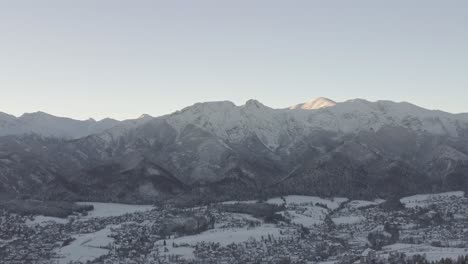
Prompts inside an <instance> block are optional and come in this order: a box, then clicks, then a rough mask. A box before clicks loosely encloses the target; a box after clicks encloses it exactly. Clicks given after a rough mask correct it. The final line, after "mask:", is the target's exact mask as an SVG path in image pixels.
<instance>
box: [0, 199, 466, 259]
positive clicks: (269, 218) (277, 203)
mask: <svg viewBox="0 0 468 264" xmlns="http://www.w3.org/2000/svg"><path fill="white" fill-rule="evenodd" d="M83 204H88V205H92V210H90V211H89V212H86V213H75V214H72V215H70V216H68V217H66V218H57V217H50V216H43V215H28V214H20V213H14V212H11V211H9V210H5V209H3V210H1V211H0V263H5V264H7V263H8V264H10V263H11V264H13V263H59V264H62V263H63V264H68V263H467V261H468V257H466V256H467V255H468V197H467V196H466V195H465V193H463V192H448V193H439V194H424V195H415V196H410V197H404V198H399V199H388V200H378V199H377V200H373V201H365V200H349V199H347V198H320V197H312V196H300V195H291V196H284V197H277V198H272V199H266V200H263V201H227V202H220V203H212V204H209V205H206V206H198V207H188V208H187V207H185V208H184V207H178V206H171V205H164V206H158V205H124V204H112V203H83Z"/></svg>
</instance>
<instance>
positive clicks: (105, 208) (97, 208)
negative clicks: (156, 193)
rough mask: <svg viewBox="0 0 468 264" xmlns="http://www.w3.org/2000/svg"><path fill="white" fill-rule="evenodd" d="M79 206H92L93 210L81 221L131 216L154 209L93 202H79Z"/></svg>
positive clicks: (144, 206)
mask: <svg viewBox="0 0 468 264" xmlns="http://www.w3.org/2000/svg"><path fill="white" fill-rule="evenodd" d="M77 204H80V205H93V206H94V210H92V211H89V212H88V215H87V216H84V217H82V219H89V218H94V217H111V216H120V215H124V214H127V213H128V214H132V213H136V212H145V211H150V210H152V209H153V208H154V206H152V205H133V204H116V203H95V202H79V203H77Z"/></svg>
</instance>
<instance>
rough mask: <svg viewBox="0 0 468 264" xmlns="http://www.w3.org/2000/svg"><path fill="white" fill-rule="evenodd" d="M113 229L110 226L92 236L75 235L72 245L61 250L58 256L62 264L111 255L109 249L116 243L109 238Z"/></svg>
mask: <svg viewBox="0 0 468 264" xmlns="http://www.w3.org/2000/svg"><path fill="white" fill-rule="evenodd" d="M110 233H111V227H110V226H108V227H106V228H104V229H102V230H100V231H98V232H95V233H91V234H80V235H75V236H74V238H75V240H74V241H73V242H71V243H70V245H68V246H65V247H62V248H60V249H59V250H58V251H57V254H58V255H59V256H61V257H62V258H60V259H58V260H59V263H60V264H66V263H69V262H70V261H81V262H87V261H88V260H89V261H92V260H94V259H96V258H98V257H100V256H102V255H106V254H107V253H109V250H108V249H107V247H108V246H109V245H110V244H111V243H112V242H113V241H114V240H113V239H112V238H110V237H109V235H110Z"/></svg>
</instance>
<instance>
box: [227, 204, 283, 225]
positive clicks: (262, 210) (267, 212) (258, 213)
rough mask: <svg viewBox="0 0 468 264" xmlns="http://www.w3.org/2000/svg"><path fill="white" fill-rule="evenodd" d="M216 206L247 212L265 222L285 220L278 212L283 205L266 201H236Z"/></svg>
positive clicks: (229, 210) (231, 211)
mask: <svg viewBox="0 0 468 264" xmlns="http://www.w3.org/2000/svg"><path fill="white" fill-rule="evenodd" d="M218 208H219V209H220V210H222V211H225V212H229V213H241V214H249V215H252V216H254V217H256V218H262V219H263V220H265V221H266V222H277V221H286V219H284V217H283V216H282V215H281V214H278V212H281V211H284V209H285V208H284V205H275V204H267V203H236V204H220V205H218Z"/></svg>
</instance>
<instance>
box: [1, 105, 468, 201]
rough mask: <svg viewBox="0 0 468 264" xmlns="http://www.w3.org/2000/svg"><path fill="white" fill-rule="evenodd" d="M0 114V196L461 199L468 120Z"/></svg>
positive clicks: (402, 111) (273, 112)
mask: <svg viewBox="0 0 468 264" xmlns="http://www.w3.org/2000/svg"><path fill="white" fill-rule="evenodd" d="M30 115H33V116H26V117H28V118H25V117H24V116H22V117H20V118H16V117H13V116H10V115H6V114H0V135H1V136H0V199H6V198H12V197H15V198H16V197H28V198H34V199H47V200H70V201H74V200H93V201H114V202H116V201H119V202H128V203H138V202H154V201H163V200H170V201H174V202H181V203H195V204H196V203H206V202H212V201H221V200H226V199H262V198H266V197H270V196H276V195H286V194H305V195H306V194H307V195H319V196H345V197H349V198H355V199H364V198H366V199H371V198H388V197H394V196H403V195H410V194H415V193H423V192H442V191H448V190H464V191H468V114H450V113H445V112H441V111H432V110H427V109H423V108H420V107H417V106H415V105H412V104H409V103H395V102H390V101H377V102H369V101H365V100H361V99H356V100H350V101H346V102H342V103H335V102H333V101H331V100H329V99H326V98H319V99H317V100H315V101H311V102H307V103H304V104H299V105H297V106H293V107H290V108H286V109H272V108H269V107H267V106H265V105H263V104H261V103H260V102H258V101H256V100H249V101H248V102H247V103H246V104H245V105H243V106H236V105H234V104H233V103H231V102H209V103H197V104H195V105H193V106H190V107H187V108H185V109H183V110H181V111H177V112H175V113H173V114H170V115H166V116H161V117H154V118H153V117H150V116H143V117H141V118H139V119H135V120H126V121H116V120H111V119H107V120H103V121H100V122H96V121H94V120H88V121H76V120H71V119H64V118H58V117H54V116H50V115H47V114H44V113H41V114H35V115H34V114H30Z"/></svg>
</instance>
